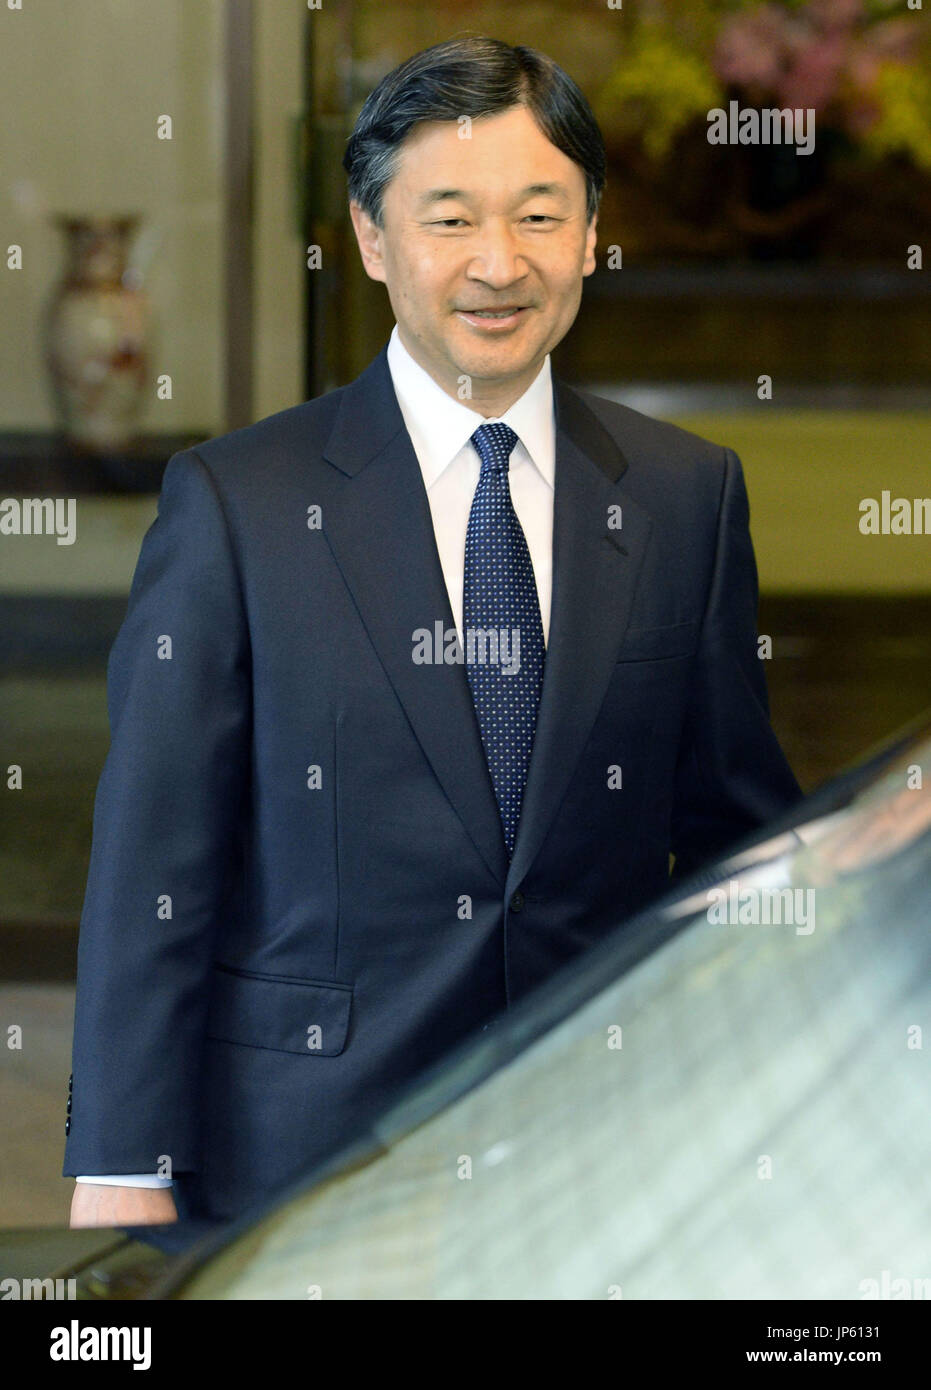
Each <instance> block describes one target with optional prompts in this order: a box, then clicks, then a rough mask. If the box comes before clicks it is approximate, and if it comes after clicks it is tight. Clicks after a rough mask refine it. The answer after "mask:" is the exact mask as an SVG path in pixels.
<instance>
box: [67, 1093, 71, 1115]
mask: <svg viewBox="0 0 931 1390" xmlns="http://www.w3.org/2000/svg"><path fill="white" fill-rule="evenodd" d="M67 1113H68V1114H69V1115H70V1114H71V1097H70V1096H69V1097H68V1111H67Z"/></svg>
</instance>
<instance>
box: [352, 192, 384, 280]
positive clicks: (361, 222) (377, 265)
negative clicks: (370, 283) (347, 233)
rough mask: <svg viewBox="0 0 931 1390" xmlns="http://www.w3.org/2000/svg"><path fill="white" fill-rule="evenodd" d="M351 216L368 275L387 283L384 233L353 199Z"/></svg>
mask: <svg viewBox="0 0 931 1390" xmlns="http://www.w3.org/2000/svg"><path fill="white" fill-rule="evenodd" d="M349 216H350V217H351V218H352V225H353V227H354V228H355V233H356V241H357V242H358V243H359V254H360V256H361V257H362V264H363V266H364V267H365V272H366V274H367V275H368V276H369V277H370V278H371V279H372V280H380V281H381V282H382V283H384V282H385V264H384V256H383V254H382V231H381V228H380V227H376V225H375V223H374V222H373V221H372V219H371V217H369V215H368V213H367V212H365V211H364V210H363V208H362V207H360V205H359V204H358V203H357V202H355V201H354V200H353V199H350V202H349Z"/></svg>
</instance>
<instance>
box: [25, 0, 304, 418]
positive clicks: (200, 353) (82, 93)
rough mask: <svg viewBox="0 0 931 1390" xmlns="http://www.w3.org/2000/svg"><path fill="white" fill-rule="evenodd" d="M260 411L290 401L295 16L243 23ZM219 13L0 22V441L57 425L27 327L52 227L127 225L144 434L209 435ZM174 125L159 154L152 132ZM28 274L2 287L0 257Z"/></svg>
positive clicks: (181, 4)
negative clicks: (143, 350)
mask: <svg viewBox="0 0 931 1390" xmlns="http://www.w3.org/2000/svg"><path fill="white" fill-rule="evenodd" d="M255 8H256V12H257V18H256V35H255V37H256V47H257V53H256V64H257V70H256V87H257V90H256V93H255V118H256V141H257V150H256V183H255V195H256V213H257V228H256V236H255V255H256V264H255V271H256V297H255V310H256V352H255V370H256V398H255V408H254V414H255V415H256V416H260V415H263V414H267V413H269V411H271V410H274V409H278V408H280V407H281V406H282V405H287V404H291V403H293V401H294V400H297V399H300V394H301V391H300V384H301V379H302V371H301V355H302V345H301V315H302V302H303V295H302V275H303V273H304V272H303V269H302V260H301V257H300V238H299V237H298V236H297V231H296V228H295V226H294V215H293V206H292V201H291V197H292V189H291V167H290V162H289V153H290V145H289V129H290V126H289V123H290V120H291V118H292V116H293V113H294V112H295V111H297V110H298V109H299V107H300V72H301V66H300V64H301V21H302V18H303V11H302V9H301V7H299V6H296V5H294V6H285V5H269V4H264V5H262V4H258V5H256V7H255ZM222 18H223V3H222V0H158V3H157V4H153V3H151V0H79V3H77V2H76V0H50V2H49V3H42V4H40V3H38V0H23V8H22V10H18V11H17V10H12V11H11V10H9V9H8V8H7V5H6V3H3V4H2V6H0V91H2V93H3V97H2V112H3V118H2V121H0V226H2V233H0V246H2V250H3V257H2V262H0V274H2V277H3V278H2V281H0V286H2V304H3V309H2V315H0V429H23V430H29V429H44V428H48V427H50V426H51V424H52V423H53V413H52V405H51V399H50V396H49V392H48V388H47V384H46V377H45V369H44V366H43V363H42V353H41V342H40V336H39V325H40V319H41V314H42V311H43V309H44V307H45V304H46V303H47V300H48V297H49V295H50V293H51V290H52V287H53V285H54V283H55V281H56V279H57V278H58V275H59V274H60V271H61V266H62V245H61V233H60V232H59V231H58V229H57V228H56V227H54V226H52V225H50V224H49V222H48V220H47V216H46V214H47V213H48V212H67V213H90V212H94V213H117V212H121V213H122V212H140V213H142V215H143V218H144V221H143V225H142V228H141V231H140V233H139V235H138V238H137V243H136V255H137V258H138V260H139V262H140V264H141V265H142V268H143V269H144V271H145V278H146V285H147V288H148V290H149V293H150V295H151V297H152V300H153V304H154V309H155V315H156V321H157V328H156V336H155V352H154V357H153V371H152V376H153V381H154V377H155V375H156V374H157V373H159V372H168V373H170V374H171V377H172V380H173V399H172V400H170V401H158V400H156V399H155V393H154V388H153V390H152V393H151V396H150V398H149V401H148V403H147V406H146V409H145V413H144V415H143V417H142V419H141V425H142V428H143V429H147V430H154V431H161V430H165V431H169V430H185V429H206V430H207V431H208V432H210V433H218V432H220V431H221V430H222V429H223V428H224V421H223V418H222V409H223V406H222V349H223V338H224V314H223V287H222V244H223V243H222V226H223V184H222V133H223V131H222V118H223V101H222V98H223V86H222V82H223V75H222V68H221V64H222ZM165 113H167V114H169V115H170V116H171V117H172V120H173V125H174V131H173V139H172V140H170V141H164V140H159V139H157V138H156V121H157V118H158V117H159V116H160V115H162V114H165ZM11 244H18V245H21V246H22V248H23V257H24V268H23V269H22V270H21V271H12V270H9V269H7V257H6V248H7V247H8V246H9V245H11Z"/></svg>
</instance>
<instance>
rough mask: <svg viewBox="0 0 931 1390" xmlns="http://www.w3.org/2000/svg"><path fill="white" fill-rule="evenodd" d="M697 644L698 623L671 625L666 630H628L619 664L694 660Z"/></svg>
mask: <svg viewBox="0 0 931 1390" xmlns="http://www.w3.org/2000/svg"><path fill="white" fill-rule="evenodd" d="M697 644H698V623H697V622H696V621H694V620H693V621H691V622H687V623H671V624H669V625H668V626H666V627H641V628H634V627H631V628H628V629H627V632H626V634H625V637H624V640H623V642H622V643H621V654H620V656H619V657H618V658H617V662H616V664H617V665H618V666H621V665H623V663H624V662H625V661H663V660H664V659H666V658H668V657H672V656H691V655H692V653H693V652H694V651H695V648H696V646H697Z"/></svg>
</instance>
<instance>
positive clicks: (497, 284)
mask: <svg viewBox="0 0 931 1390" xmlns="http://www.w3.org/2000/svg"><path fill="white" fill-rule="evenodd" d="M463 135H465V132H463ZM383 207H384V227H383V228H381V229H379V228H378V227H376V226H375V224H374V223H373V222H372V221H371V219H370V218H369V217H368V216H367V215H366V214H365V213H363V212H362V210H361V209H360V208H359V207H358V206H357V205H356V204H355V203H351V204H350V211H351V215H352V219H353V225H354V226H355V229H356V235H357V238H358V241H359V248H360V251H361V253H362V259H363V262H364V264H365V268H366V270H367V272H368V274H369V275H370V276H371V277H372V279H374V280H381V281H383V282H384V283H385V285H386V286H387V289H388V297H389V299H390V301H391V307H392V309H393V310H394V315H395V318H396V319H397V322H398V331H399V333H400V336H401V340H402V342H403V343H404V346H405V347H406V348H407V350H408V352H409V353H410V354H411V356H412V357H413V358H414V359H415V361H417V362H419V363H420V365H421V366H422V367H424V368H425V370H426V371H428V372H429V373H430V375H431V376H432V377H433V378H434V379H435V380H436V381H438V382H439V384H440V385H441V386H442V387H443V388H444V390H446V391H447V392H448V393H449V394H450V395H452V396H454V397H456V398H457V399H462V396H461V394H460V378H461V377H462V376H467V377H468V378H469V379H470V382H471V391H472V401H471V402H470V404H472V406H473V408H475V409H482V407H485V411H484V413H486V414H503V412H504V410H506V409H507V406H508V405H510V404H512V403H513V401H515V400H517V398H518V397H519V396H520V395H522V394H523V392H524V391H525V390H526V389H527V387H528V386H529V384H530V383H531V381H533V379H534V377H535V376H536V374H537V372H538V371H539V369H540V366H541V364H542V362H543V359H544V357H545V356H546V354H547V353H548V352H549V351H550V350H551V349H552V348H553V347H554V346H555V345H556V344H557V343H558V342H559V341H560V340H561V339H562V338H563V337H564V336H565V334H566V333H567V332H568V330H569V328H570V326H571V325H572V323H573V321H574V319H575V316H576V313H577V312H578V307H579V301H580V299H581V296H582V277H583V276H585V275H591V273H592V271H593V270H594V269H595V239H596V229H595V219H594V218H593V219H592V222H591V224H588V223H587V222H586V219H585V177H584V175H583V173H582V170H581V169H580V168H579V166H578V165H577V164H576V163H575V162H574V161H573V160H571V159H569V158H568V156H567V155H564V154H563V153H562V152H561V151H560V150H558V149H557V148H556V146H555V145H552V144H551V143H550V142H549V140H548V139H547V138H546V136H545V135H544V134H543V133H542V131H540V129H539V128H538V127H537V125H536V123H535V121H534V119H533V117H532V116H531V115H530V113H529V111H527V109H526V108H525V107H522V106H516V107H512V108H510V109H509V110H507V111H504V112H501V113H500V114H498V115H495V116H485V117H482V118H481V119H479V120H473V121H472V123H471V133H470V134H469V135H468V136H467V137H466V138H460V126H459V124H458V123H457V122H454V121H425V122H421V123H420V124H419V125H417V126H415V127H414V129H413V130H412V131H411V132H410V134H409V135H408V137H407V139H406V140H405V141H404V143H403V144H402V146H401V149H400V154H399V160H398V169H397V173H396V174H395V177H394V178H393V179H392V180H391V181H390V183H389V184H388V186H387V188H386V189H385V193H384V203H383ZM475 310H493V311H501V310H508V311H510V312H509V313H508V315H507V317H505V318H498V319H491V318H483V317H481V316H476V315H475V314H474V312H470V311H475Z"/></svg>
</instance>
